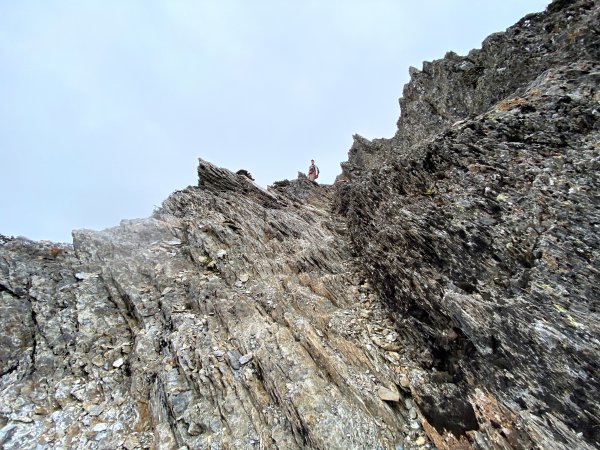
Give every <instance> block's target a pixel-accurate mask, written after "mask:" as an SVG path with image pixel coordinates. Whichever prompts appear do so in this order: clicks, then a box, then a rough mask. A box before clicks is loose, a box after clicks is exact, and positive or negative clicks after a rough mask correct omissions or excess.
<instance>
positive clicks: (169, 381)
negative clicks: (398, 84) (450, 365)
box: [0, 161, 425, 449]
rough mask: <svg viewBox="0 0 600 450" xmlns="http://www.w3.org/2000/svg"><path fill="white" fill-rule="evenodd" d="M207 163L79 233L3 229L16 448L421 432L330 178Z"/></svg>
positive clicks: (322, 443) (262, 443)
mask: <svg viewBox="0 0 600 450" xmlns="http://www.w3.org/2000/svg"><path fill="white" fill-rule="evenodd" d="M198 175H199V187H190V188H188V189H185V190H183V191H180V192H176V193H174V194H173V195H172V196H171V197H170V198H169V199H167V200H166V201H165V202H164V204H163V205H162V208H161V209H160V210H159V211H157V212H156V213H155V214H154V216H153V217H151V218H148V219H142V220H131V221H124V222H123V223H122V224H121V225H120V226H119V227H116V228H112V229H108V230H105V231H101V232H95V231H85V230H82V231H76V232H74V234H73V237H74V240H73V247H72V248H71V247H60V248H58V247H56V246H55V245H54V244H50V243H34V242H30V241H27V240H23V239H7V240H6V241H5V242H3V243H2V245H1V247H0V286H2V292H1V295H2V308H3V311H2V319H1V320H2V324H3V329H2V330H1V331H0V333H1V339H2V342H3V353H2V364H3V367H2V382H1V383H2V384H1V386H2V390H1V394H0V395H1V397H0V398H1V402H0V403H1V405H2V407H1V410H0V415H1V417H2V423H0V425H1V426H2V427H3V428H2V429H1V431H0V443H1V444H2V445H3V446H4V448H39V447H38V446H39V445H41V447H42V448H43V447H46V448H106V449H108V448H110V449H114V448H128V449H133V448H165V449H170V448H181V447H187V448H190V449H204V448H281V449H284V448H285V449H291V448H322V449H331V448H344V449H346V448H382V449H384V448H396V447H397V446H398V445H400V446H402V445H406V446H407V448H408V446H409V445H410V443H411V442H412V443H414V442H416V441H417V440H419V442H424V441H425V437H424V432H423V430H422V428H421V426H420V424H419V423H418V421H417V420H415V419H416V417H417V413H416V410H415V409H414V405H413V404H412V403H411V401H410V398H409V396H408V395H406V394H404V395H403V394H402V393H401V392H399V390H398V387H397V386H400V384H401V382H402V380H403V374H402V373H399V372H397V371H396V370H395V368H396V367H397V366H398V363H399V359H400V356H399V354H398V353H397V351H396V350H398V344H397V335H396V333H395V332H394V326H393V323H392V322H391V321H390V320H389V318H388V317H387V313H386V310H384V309H382V308H381V305H380V303H379V302H378V299H377V296H376V294H374V293H373V292H372V290H371V288H370V287H369V286H368V284H367V283H366V282H365V281H364V280H363V279H362V277H361V274H360V270H359V268H358V267H357V266H356V261H355V260H354V258H353V257H352V255H351V253H350V249H349V246H348V245H347V244H348V239H347V236H346V227H345V224H344V223H343V221H342V218H341V217H337V216H335V215H331V213H330V206H329V205H330V202H331V197H332V194H333V188H332V187H331V186H318V185H316V184H315V183H312V182H310V181H309V180H308V179H307V178H306V177H299V179H298V180H295V181H290V182H281V183H277V184H276V185H275V186H274V187H273V188H272V189H271V190H270V192H268V191H265V190H263V189H261V188H259V187H258V186H256V185H255V184H254V183H252V181H251V180H250V179H249V178H248V177H247V176H246V175H245V174H241V175H236V174H234V173H232V172H230V171H227V170H224V169H219V168H217V167H215V166H213V165H211V164H209V163H207V162H205V161H200V164H199V168H198ZM53 249H54V250H53ZM404 397H406V398H404ZM405 400H406V402H405Z"/></svg>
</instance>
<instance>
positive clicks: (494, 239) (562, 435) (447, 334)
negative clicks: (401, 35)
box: [337, 1, 600, 449]
mask: <svg viewBox="0 0 600 450" xmlns="http://www.w3.org/2000/svg"><path fill="white" fill-rule="evenodd" d="M598 23H600V5H599V3H598V2H591V1H578V2H554V3H553V4H552V5H551V6H550V7H549V12H547V13H546V14H539V15H531V16H528V17H526V18H525V19H523V20H522V21H520V22H519V23H518V24H517V25H516V26H514V27H512V28H510V29H509V30H507V32H506V33H503V34H497V35H493V36H491V37H490V38H488V39H486V41H485V42H484V44H483V47H482V49H481V50H474V51H472V52H471V53H470V54H469V56H467V57H459V56H457V55H455V54H448V55H447V56H446V58H445V59H443V60H440V61H435V62H433V63H425V64H424V68H423V71H422V72H420V71H415V70H412V76H413V78H412V81H411V82H410V83H409V84H408V85H407V86H406V87H405V89H404V98H403V100H402V101H401V105H402V116H401V118H400V121H399V131H398V133H397V135H396V136H395V137H394V138H393V139H390V140H384V139H382V140H377V141H373V142H370V141H367V140H366V139H364V138H360V137H357V139H356V140H355V144H354V146H353V148H352V150H351V151H350V155H349V161H348V162H347V163H345V164H344V178H345V179H346V180H347V182H346V183H344V185H343V187H341V188H340V195H339V198H338V200H337V206H338V209H339V210H340V211H342V212H344V213H345V214H346V215H347V217H348V223H349V232H350V236H351V238H352V240H353V242H354V246H355V250H356V251H357V253H358V254H359V255H361V256H362V257H363V258H364V260H363V263H364V267H365V268H366V269H367V270H368V273H369V275H370V277H371V278H372V281H373V283H374V286H375V288H376V289H377V290H378V292H379V293H380V295H381V297H382V299H383V300H385V301H386V302H387V304H389V305H390V306H391V307H392V308H394V309H395V311H396V319H397V323H398V326H399V330H398V332H399V334H400V335H401V336H403V337H404V338H403V339H401V342H411V345H404V346H403V348H413V349H414V348H420V349H421V350H420V351H416V352H415V354H414V355H412V356H411V357H410V359H411V361H412V362H413V364H414V366H413V368H412V369H411V371H410V384H409V385H410V389H411V392H412V394H413V396H414V399H415V401H416V403H417V406H418V407H419V409H420V411H421V413H422V414H423V416H424V418H425V419H426V423H425V426H426V429H427V430H428V433H429V435H430V436H431V437H432V439H433V440H434V441H435V443H436V444H437V445H438V446H439V447H444V446H447V447H457V448H462V447H471V446H472V447H475V448H544V449H546V448H565V449H568V448H597V447H598V446H600V394H599V392H600V389H599V388H600V384H599V375H600V372H599V365H598V360H599V355H600V341H599V337H600V333H599V332H600V316H599V314H598V306H599V302H600V298H599V297H600V296H599V291H598V285H599V282H600V279H599V273H600V272H599V271H600V260H599V240H598V231H599V227H600V208H599V206H600V197H599V195H598V193H599V192H600V190H599V187H600V186H599V176H598V173H599V169H600V121H599V118H600V91H599V90H598V85H599V82H600V63H599V61H600V58H599V56H600V36H599V34H598V32H599V30H598ZM365 161H368V163H365ZM451 434H452V435H451Z"/></svg>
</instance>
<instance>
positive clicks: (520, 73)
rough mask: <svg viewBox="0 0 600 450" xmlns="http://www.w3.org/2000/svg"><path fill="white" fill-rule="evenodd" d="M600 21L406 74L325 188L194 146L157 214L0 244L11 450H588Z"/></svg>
mask: <svg viewBox="0 0 600 450" xmlns="http://www.w3.org/2000/svg"><path fill="white" fill-rule="evenodd" d="M599 15H600V5H599V3H598V2H594V1H575V2H567V1H555V2H554V3H552V4H551V5H550V6H549V8H548V10H547V11H546V12H545V13H542V14H535V15H530V16H528V17H526V18H524V19H523V20H521V21H520V22H519V23H518V24H517V25H515V26H514V27H512V28H510V29H508V30H507V32H506V33H499V34H496V35H493V36H491V37H489V38H488V39H486V41H484V43H483V46H482V48H481V49H480V50H474V51H472V52H471V53H470V54H469V55H468V56H466V57H460V56H458V55H455V54H452V53H450V54H448V55H446V58H444V59H443V60H439V61H434V62H432V63H425V64H424V66H423V70H422V71H419V70H417V69H411V75H412V80H411V82H410V83H409V84H408V85H407V86H406V87H405V90H404V96H403V99H402V100H401V102H400V103H401V107H402V116H401V118H400V120H399V123H398V133H397V134H396V135H395V136H394V137H393V138H392V139H381V140H375V141H368V140H366V139H364V138H361V137H359V136H357V137H356V139H355V143H354V145H353V147H352V149H351V150H350V153H349V160H348V162H346V163H344V164H343V165H342V166H343V174H342V176H341V177H340V182H339V183H337V184H336V185H335V186H319V185H316V184H314V183H312V182H310V181H309V180H307V179H306V178H305V177H304V176H299V178H298V180H294V181H284V182H279V183H275V185H274V186H273V187H272V188H270V189H269V190H264V189H262V188H260V187H258V186H256V185H255V184H254V183H253V182H252V180H251V178H250V177H249V174H248V173H247V172H245V171H240V172H238V173H237V174H235V173H233V172H230V171H228V170H225V169H220V168H217V167H215V166H213V165H211V164H210V163H208V162H205V161H202V160H200V164H199V167H198V175H199V183H198V186H197V187H189V188H187V189H185V190H182V191H179V192H176V193H174V194H173V195H171V196H170V197H169V198H168V199H167V200H166V201H165V202H164V203H163V205H162V207H161V208H160V209H159V210H158V211H156V212H155V214H154V215H153V216H152V217H150V218H147V219H140V220H132V221H124V222H122V223H121V225H120V226H118V227H115V228H112V229H108V230H104V231H101V232H95V231H87V230H82V231H76V232H74V233H73V245H72V246H68V245H61V244H53V243H48V242H32V241H28V240H26V239H21V238H18V239H14V238H5V237H2V236H0V342H1V345H0V377H1V378H0V447H2V448H6V449H17V448H18V449H38V448H40V449H41V448H86V449H87V448H90V449H94V448H98V449H115V448H126V449H137V448H161V449H178V448H188V449H238V448H247V449H251V448H280V449H295V448H318V449H336V448H339V449H398V448H403V449H410V448H434V447H435V448H440V449H442V448H464V449H467V448H474V449H482V450H483V449H510V448H515V449H531V448H539V449H554V448H556V449H574V448H581V449H592V448H598V447H599V446H600V420H599V417H600V406H599V404H600V398H599V394H598V392H599V387H600V386H599V381H598V380H599V376H600V369H599V365H598V364H599V363H598V359H599V358H598V356H599V354H600V352H599V350H600V340H599V339H600V333H599V316H598V311H597V308H598V303H599V298H598V297H599V294H598V288H597V286H598V284H599V281H600V280H599V278H600V277H599V276H598V274H599V271H600V267H599V266H600V263H599V260H598V252H599V245H598V237H597V234H598V233H597V231H598V227H599V226H600V213H599V211H600V209H599V204H598V203H599V201H600V198H599V197H600V196H599V192H600V191H599V189H598V171H599V169H600V124H599V120H598V119H599V118H600V92H599V91H598V84H599V82H600V63H599V56H600V37H599V32H600V30H599V28H598V24H599V23H600V17H599Z"/></svg>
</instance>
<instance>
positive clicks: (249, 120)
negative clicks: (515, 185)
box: [0, 0, 549, 242]
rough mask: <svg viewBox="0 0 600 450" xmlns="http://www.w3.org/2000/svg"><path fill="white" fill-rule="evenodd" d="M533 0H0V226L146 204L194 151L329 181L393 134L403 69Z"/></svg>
mask: <svg viewBox="0 0 600 450" xmlns="http://www.w3.org/2000/svg"><path fill="white" fill-rule="evenodd" d="M548 3H549V1H542V0H503V1H493V2H492V1H477V2H475V1H472V0H468V1H467V0H421V1H418V2H415V1H414V0H328V1H323V0H303V1H299V0H253V1H248V0H210V1H209V0H163V1H159V0H125V1H122V0H87V1H81V0H38V1H34V0H20V1H11V0H0V192H1V193H2V200H1V202H0V234H4V235H13V236H25V237H28V238H30V239H35V240H51V241H55V242H71V231H72V230H73V229H80V228H88V229H95V230H100V229H104V228H107V227H112V226H116V225H118V224H119V221H120V220H121V219H132V218H141V217H147V216H149V215H150V214H151V213H152V211H153V209H154V208H155V207H158V206H160V204H161V202H162V201H163V200H164V199H165V198H166V197H167V196H168V195H169V194H170V193H171V192H173V191H175V190H178V189H183V188H185V187H187V186H188V185H195V184H197V172H196V168H197V159H198V158H199V157H201V158H203V159H206V160H208V161H210V162H212V163H214V164H217V165H218V166H221V167H226V168H228V169H230V170H233V171H236V170H239V169H246V170H248V171H249V172H250V173H251V174H252V175H253V176H254V177H255V179H256V182H257V183H258V184H259V185H261V186H263V187H266V186H267V185H268V184H271V183H273V182H274V181H277V180H283V179H294V178H296V177H297V173H298V171H302V172H306V171H307V169H308V165H309V164H310V159H315V161H316V164H317V165H318V166H319V168H320V170H321V176H320V177H319V181H320V182H322V183H332V182H333V181H334V179H335V177H336V175H338V174H339V173H340V172H341V170H340V167H339V164H340V163H341V162H342V161H345V160H346V159H347V154H348V150H349V148H350V146H351V144H352V135H353V134H355V133H358V134H360V135H362V136H364V137H366V138H368V139H373V138H381V137H391V136H393V135H394V133H395V131H396V121H397V119H398V117H399V115H400V110H399V106H398V99H399V97H400V96H401V93H402V88H403V86H404V84H405V83H407V82H408V81H409V76H408V68H409V67H410V66H414V67H417V68H421V66H422V62H423V61H429V60H433V59H439V58H442V57H443V56H444V54H445V53H446V52H447V51H449V50H452V51H454V52H456V53H458V54H461V55H464V54H466V53H468V51H469V50H470V49H472V48H479V47H480V46H481V42H482V40H483V39H484V38H485V37H486V36H487V35H489V34H491V33H493V32H497V31H503V30H505V29H506V28H507V27H509V26H511V25H512V24H514V23H515V22H516V21H517V20H519V19H520V18H521V17H522V16H524V15H525V14H527V13H530V12H537V11H542V10H544V9H545V7H546V6H547V5H548Z"/></svg>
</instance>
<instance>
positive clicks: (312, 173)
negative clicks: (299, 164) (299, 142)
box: [308, 159, 319, 181]
mask: <svg viewBox="0 0 600 450" xmlns="http://www.w3.org/2000/svg"><path fill="white" fill-rule="evenodd" d="M317 178H319V168H318V167H317V166H315V160H314V159H311V160H310V166H309V167H308V179H309V180H310V181H315V180H316V179H317Z"/></svg>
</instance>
